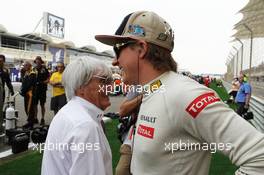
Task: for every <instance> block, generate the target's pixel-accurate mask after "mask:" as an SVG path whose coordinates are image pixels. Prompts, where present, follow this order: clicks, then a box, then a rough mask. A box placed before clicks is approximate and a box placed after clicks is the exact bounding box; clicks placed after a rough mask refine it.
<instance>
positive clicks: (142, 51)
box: [138, 40, 148, 59]
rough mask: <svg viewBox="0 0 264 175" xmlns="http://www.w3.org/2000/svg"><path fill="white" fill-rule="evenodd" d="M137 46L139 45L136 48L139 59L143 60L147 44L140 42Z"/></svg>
mask: <svg viewBox="0 0 264 175" xmlns="http://www.w3.org/2000/svg"><path fill="white" fill-rule="evenodd" d="M138 45H139V48H138V52H139V58H142V59H144V57H145V55H146V54H147V51H148V43H147V42H146V41H143V40H140V41H139V43H138Z"/></svg>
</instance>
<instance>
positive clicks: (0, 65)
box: [0, 55, 14, 102]
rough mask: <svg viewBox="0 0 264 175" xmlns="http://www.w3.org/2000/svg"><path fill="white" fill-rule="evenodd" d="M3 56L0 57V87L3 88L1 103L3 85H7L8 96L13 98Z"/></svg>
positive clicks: (12, 90)
mask: <svg viewBox="0 0 264 175" xmlns="http://www.w3.org/2000/svg"><path fill="white" fill-rule="evenodd" d="M4 64H5V56H4V55H0V76H1V79H2V86H3V98H2V100H3V102H4V101H5V84H6V85H7V87H8V89H9V91H10V94H11V95H12V96H13V95H14V89H13V86H12V84H11V80H10V75H9V71H8V69H7V68H5V65H4Z"/></svg>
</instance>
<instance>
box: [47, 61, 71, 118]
mask: <svg viewBox="0 0 264 175" xmlns="http://www.w3.org/2000/svg"><path fill="white" fill-rule="evenodd" d="M57 70H58V71H57V72H54V73H53V74H52V75H51V77H50V80H49V84H50V85H51V86H52V87H53V88H52V98H51V102H50V109H51V110H52V111H54V114H55V115H56V114H57V112H58V111H59V110H60V108H62V107H63V106H64V105H65V104H66V103H67V99H66V96H65V90H64V87H63V85H62V73H63V71H64V63H63V62H58V63H57Z"/></svg>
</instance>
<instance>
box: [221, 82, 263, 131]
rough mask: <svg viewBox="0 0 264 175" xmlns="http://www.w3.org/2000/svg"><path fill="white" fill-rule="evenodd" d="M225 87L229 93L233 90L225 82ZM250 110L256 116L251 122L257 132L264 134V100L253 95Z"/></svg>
mask: <svg viewBox="0 0 264 175" xmlns="http://www.w3.org/2000/svg"><path fill="white" fill-rule="evenodd" d="M223 85H224V87H225V88H226V90H227V91H229V90H230V89H231V84H230V83H228V82H226V81H223ZM249 110H250V111H252V112H253V114H254V119H253V120H250V121H249V122H250V123H251V124H252V125H253V126H254V127H255V128H256V129H257V130H259V131H260V132H262V133H264V100H263V99H261V98H259V97H256V96H253V95H252V96H251V99H250V103H249Z"/></svg>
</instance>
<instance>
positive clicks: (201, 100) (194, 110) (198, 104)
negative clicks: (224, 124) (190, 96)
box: [186, 92, 220, 118]
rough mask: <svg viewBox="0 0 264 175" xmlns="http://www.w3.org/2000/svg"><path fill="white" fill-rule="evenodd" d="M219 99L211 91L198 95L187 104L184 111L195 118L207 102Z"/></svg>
mask: <svg viewBox="0 0 264 175" xmlns="http://www.w3.org/2000/svg"><path fill="white" fill-rule="evenodd" d="M217 101H220V99H219V98H218V97H216V96H215V94H214V93H213V92H210V93H206V94H203V95H200V96H199V97H197V98H196V99H194V100H193V101H192V102H191V103H190V104H189V106H188V107H187V108H186V111H187V112H188V113H189V114H190V115H191V116H192V117H193V118H196V117H197V115H198V114H199V113H200V112H201V111H202V110H203V109H204V108H205V107H206V106H207V105H209V104H211V103H214V102H217Z"/></svg>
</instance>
